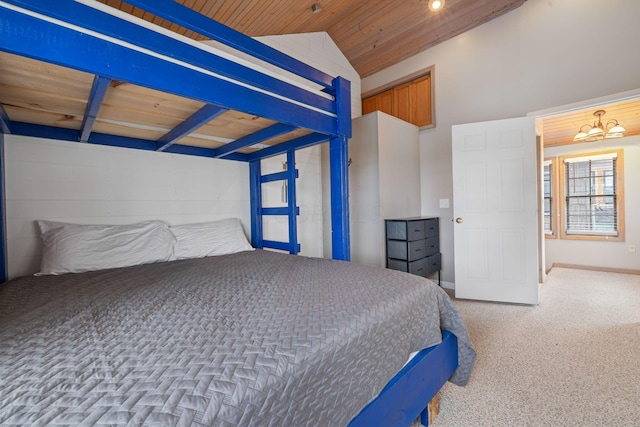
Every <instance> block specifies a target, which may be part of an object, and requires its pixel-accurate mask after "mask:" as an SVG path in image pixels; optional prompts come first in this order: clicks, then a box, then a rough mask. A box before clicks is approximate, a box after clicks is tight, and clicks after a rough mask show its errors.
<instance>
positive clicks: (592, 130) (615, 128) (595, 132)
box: [573, 110, 626, 142]
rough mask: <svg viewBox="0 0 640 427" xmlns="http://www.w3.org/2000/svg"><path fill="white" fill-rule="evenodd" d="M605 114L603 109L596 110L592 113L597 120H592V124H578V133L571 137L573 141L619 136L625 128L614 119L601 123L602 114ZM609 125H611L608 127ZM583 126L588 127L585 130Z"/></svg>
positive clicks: (591, 140) (590, 140)
mask: <svg viewBox="0 0 640 427" xmlns="http://www.w3.org/2000/svg"><path fill="white" fill-rule="evenodd" d="M605 114H606V111H604V110H598V111H595V112H594V113H593V116H594V117H597V118H598V120H597V121H594V122H593V125H590V124H586V125H582V126H580V129H579V130H578V133H577V134H576V136H574V137H573V140H574V141H584V142H593V141H598V140H600V139H603V138H621V137H622V136H624V135H623V132H625V130H626V129H625V128H623V127H622V126H621V125H620V124H619V123H618V121H617V120H616V119H611V120H609V121H608V122H607V124H605V125H603V124H602V120H601V119H602V116H604V115H605ZM610 126H611V127H610ZM585 127H586V128H587V129H588V130H586V129H585ZM583 129H585V130H586V132H585V130H583Z"/></svg>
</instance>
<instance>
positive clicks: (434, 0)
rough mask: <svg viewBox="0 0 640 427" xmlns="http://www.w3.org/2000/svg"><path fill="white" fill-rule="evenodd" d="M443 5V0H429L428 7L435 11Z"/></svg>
mask: <svg viewBox="0 0 640 427" xmlns="http://www.w3.org/2000/svg"><path fill="white" fill-rule="evenodd" d="M443 7H444V0H429V9H431V10H433V11H436V10H440V9H442V8H443Z"/></svg>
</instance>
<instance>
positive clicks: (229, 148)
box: [214, 123, 296, 157]
mask: <svg viewBox="0 0 640 427" xmlns="http://www.w3.org/2000/svg"><path fill="white" fill-rule="evenodd" d="M294 129H296V127H295V126H291V125H287V124H284V123H276V124H274V125H271V126H269V127H266V128H264V129H261V130H259V131H257V132H254V133H252V134H251V135H247V136H245V137H242V138H240V139H236V140H235V141H232V142H230V143H228V144H225V145H223V146H222V147H219V148H216V155H215V156H214V157H223V156H225V155H227V154H229V153H233V152H235V151H238V150H240V149H242V148H245V147H250V146H252V145H255V144H258V143H260V142H262V141H266V140H267V139H269V138H273V137H276V136H278V135H282V134H285V133H287V132H291V131H292V130H294Z"/></svg>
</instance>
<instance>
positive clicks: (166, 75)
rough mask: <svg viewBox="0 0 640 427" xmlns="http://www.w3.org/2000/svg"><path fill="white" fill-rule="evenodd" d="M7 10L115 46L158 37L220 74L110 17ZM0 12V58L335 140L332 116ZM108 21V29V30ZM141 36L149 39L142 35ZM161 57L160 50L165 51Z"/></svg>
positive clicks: (56, 7)
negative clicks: (90, 30)
mask: <svg viewBox="0 0 640 427" xmlns="http://www.w3.org/2000/svg"><path fill="white" fill-rule="evenodd" d="M8 3H13V4H18V5H25V4H26V5H28V6H29V7H30V8H31V9H34V10H39V11H42V10H45V11H46V13H47V14H49V15H51V16H57V17H60V18H62V19H65V18H66V17H67V16H71V15H74V14H75V16H74V19H75V20H76V21H78V22H79V24H82V23H84V22H86V23H90V24H91V26H94V27H96V26H100V28H101V29H102V30H103V32H105V33H113V34H114V38H122V37H121V36H119V34H121V33H126V31H129V32H131V33H135V34H137V36H136V37H134V36H133V35H132V36H131V37H128V38H125V40H126V41H129V42H131V43H134V44H138V45H142V46H145V45H147V44H148V43H147V42H146V37H149V38H153V39H154V40H155V39H156V38H158V37H161V40H160V41H158V42H156V43H155V44H159V45H160V46H164V44H167V45H169V44H172V45H173V44H175V43H179V45H180V46H181V47H182V48H183V50H196V51H198V52H197V53H194V55H195V56H197V55H203V54H206V55H205V56H206V58H202V59H200V60H199V62H202V63H203V65H202V67H203V68H206V69H210V68H213V67H214V65H215V66H216V67H217V68H223V65H220V64H221V63H223V62H225V61H224V60H222V59H220V58H218V57H215V56H213V55H210V54H207V53H206V52H203V51H201V50H200V49H197V48H193V47H191V46H188V45H186V44H183V43H180V42H177V41H175V40H173V39H170V38H169V37H166V36H162V35H159V34H157V33H155V32H152V31H149V30H146V32H145V30H143V29H142V30H141V29H140V27H137V26H135V25H133V24H130V23H127V22H123V21H121V20H119V19H117V18H114V17H110V16H109V15H107V14H104V13H102V12H98V11H94V10H93V9H91V8H89V7H87V6H84V5H81V4H80V3H77V2H74V1H70V0H67V1H63V0H51V1H47V2H36V1H35V0H29V1H27V0H23V1H20V0H8ZM0 9H2V13H0V50H4V51H7V52H10V53H14V54H17V55H22V56H27V57H31V58H34V59H38V60H42V61H46V62H51V63H55V64H59V65H63V66H67V67H71V68H75V69H78V70H81V71H85V72H89V73H93V74H99V75H101V76H104V77H109V78H112V79H115V80H122V81H126V82H129V83H133V84H137V85H140V86H145V87H149V88H152V89H156V90H159V91H162V92H168V93H173V94H176V95H179V96H184V97H187V98H192V99H196V100H200V101H202V102H205V103H210V104H215V105H225V106H226V107H228V108H230V109H233V110H238V111H243V112H246V113H248V114H253V115H256V116H260V117H266V118H270V119H272V120H275V121H277V122H281V123H288V124H291V125H294V126H299V127H304V128H307V129H310V130H312V131H317V132H319V133H324V134H328V135H335V134H336V131H337V123H336V118H335V117H333V116H331V115H327V114H324V113H322V112H320V111H316V110H312V109H309V108H305V107H302V106H300V105H297V104H294V103H291V102H288V101H286V100H283V99H280V98H277V97H274V96H272V95H270V94H268V93H264V92H259V91H255V90H253V89H251V88H248V87H245V86H243V85H239V84H236V83H234V82H230V81H227V80H224V79H221V78H219V77H217V76H215V75H211V74H207V73H204V72H199V71H197V70H194V69H192V68H189V67H185V66H182V65H180V64H175V63H173V62H170V61H167V60H165V59H164V58H157V57H153V56H150V55H148V54H146V53H144V52H139V51H136V50H133V49H129V48H127V47H124V46H120V45H117V44H114V43H111V42H110V41H105V40H102V39H98V38H94V37H90V36H87V35H86V34H82V33H79V32H77V31H75V30H72V29H69V28H65V27H62V26H59V25H56V24H53V23H50V22H45V21H42V20H40V19H37V18H35V17H33V16H29V15H25V14H23V13H20V12H16V11H14V10H10V9H7V8H4V6H2V5H0ZM103 18H104V22H103ZM114 19H115V23H113V22H112V20H114ZM87 25H88V24H87ZM110 25H111V26H110ZM125 30H126V31H125ZM134 30H135V31H134ZM147 32H148V33H152V34H147ZM127 34H128V33H127ZM140 34H142V35H140ZM155 44H154V46H155ZM163 49H167V47H164V48H163ZM174 52H177V53H175V54H173V55H171V56H176V55H179V54H180V50H179V49H175V48H174ZM189 59H191V58H185V61H188V60H189ZM192 62H193V61H192ZM227 62H229V61H227ZM233 67H235V68H237V67H238V65H237V64H235V65H234V66H233ZM217 68H216V69H217ZM235 68H234V71H235V72H237V75H238V76H239V77H240V78H241V79H244V78H245V77H246V80H248V81H254V82H262V83H264V82H266V81H267V80H268V81H269V82H271V80H270V78H268V77H267V76H264V75H262V74H260V73H258V74H260V76H262V77H261V78H254V77H253V76H254V74H255V72H254V71H253V70H249V69H248V68H246V67H241V68H240V69H239V70H236V69H235ZM247 76H250V77H252V78H249V77H247ZM264 85H266V83H264ZM269 85H271V83H269ZM277 85H278V84H277V83H274V84H273V87H274V88H276V89H278V86H277ZM291 86H292V87H291V88H290V89H291V90H292V91H294V92H295V93H296V94H299V96H297V98H299V99H305V100H306V98H308V97H309V96H310V95H308V94H310V92H308V91H305V90H301V89H299V88H297V87H295V86H293V85H291ZM273 92H274V93H282V92H279V91H278V90H273ZM316 96H317V98H314V97H313V96H311V98H313V100H312V102H305V103H308V104H311V105H315V106H316V107H318V108H320V109H321V110H325V111H329V110H330V109H332V110H335V105H334V103H332V102H331V101H330V100H327V99H325V98H321V97H320V96H319V95H316ZM293 97H295V96H293ZM325 102H326V104H325ZM327 106H329V108H325V107H327Z"/></svg>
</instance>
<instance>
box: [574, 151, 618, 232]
mask: <svg viewBox="0 0 640 427" xmlns="http://www.w3.org/2000/svg"><path fill="white" fill-rule="evenodd" d="M616 162H617V155H616V153H610V154H601V155H597V156H589V157H574V158H571V159H565V162H564V166H565V185H566V188H565V190H566V191H565V195H566V201H565V203H566V233H567V234H587V235H605V236H617V235H618V212H617V188H616V172H617V171H616Z"/></svg>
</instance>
